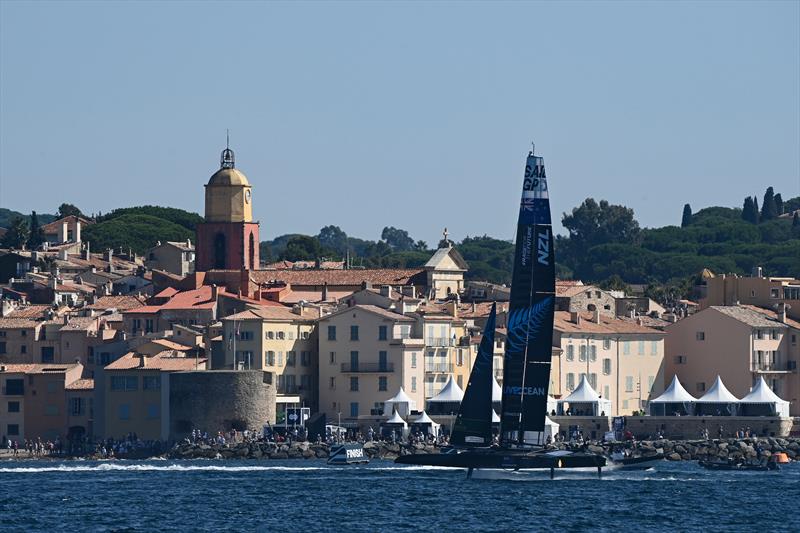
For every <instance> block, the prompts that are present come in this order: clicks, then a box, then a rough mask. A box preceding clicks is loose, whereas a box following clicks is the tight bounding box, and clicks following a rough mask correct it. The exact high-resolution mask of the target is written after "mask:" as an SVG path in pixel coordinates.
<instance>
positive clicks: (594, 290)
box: [556, 284, 616, 316]
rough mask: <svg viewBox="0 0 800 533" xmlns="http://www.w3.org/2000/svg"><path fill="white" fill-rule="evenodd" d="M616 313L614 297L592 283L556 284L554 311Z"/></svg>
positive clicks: (610, 314) (611, 314)
mask: <svg viewBox="0 0 800 533" xmlns="http://www.w3.org/2000/svg"><path fill="white" fill-rule="evenodd" d="M595 310H598V311H600V314H601V315H606V316H614V315H615V314H616V298H614V295H613V294H612V293H610V292H609V291H606V290H603V289H601V288H600V287H597V286H594V285H583V284H581V285H577V284H576V285H567V284H556V311H567V312H590V313H593V312H594V311H595Z"/></svg>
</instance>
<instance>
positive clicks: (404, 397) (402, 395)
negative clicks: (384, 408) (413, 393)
mask: <svg viewBox="0 0 800 533" xmlns="http://www.w3.org/2000/svg"><path fill="white" fill-rule="evenodd" d="M386 402H387V403H388V402H394V403H402V402H413V400H412V399H411V398H409V396H408V394H406V391H404V390H403V387H400V390H399V391H397V394H395V395H394V396H392V397H391V398H389V399H388V400H386Z"/></svg>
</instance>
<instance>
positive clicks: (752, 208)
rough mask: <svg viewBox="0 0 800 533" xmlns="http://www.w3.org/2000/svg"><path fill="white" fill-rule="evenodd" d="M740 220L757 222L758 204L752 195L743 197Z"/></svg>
mask: <svg viewBox="0 0 800 533" xmlns="http://www.w3.org/2000/svg"><path fill="white" fill-rule="evenodd" d="M742 220H745V221H746V222H749V223H751V224H758V205H757V204H756V199H755V197H754V196H748V197H747V198H745V199H744V207H743V208H742Z"/></svg>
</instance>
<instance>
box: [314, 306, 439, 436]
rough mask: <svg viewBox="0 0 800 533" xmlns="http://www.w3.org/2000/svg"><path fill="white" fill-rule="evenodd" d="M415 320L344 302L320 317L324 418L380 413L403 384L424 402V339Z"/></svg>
mask: <svg viewBox="0 0 800 533" xmlns="http://www.w3.org/2000/svg"><path fill="white" fill-rule="evenodd" d="M414 323H415V320H414V319H413V318H409V317H407V316H403V315H401V314H398V313H394V312H392V311H388V310H386V309H382V308H380V307H376V306H372V305H355V306H352V307H346V308H344V309H341V310H339V311H337V312H335V313H332V314H330V315H327V316H323V317H322V318H320V319H319V322H318V328H319V410H320V411H321V412H324V413H325V414H326V415H327V417H328V419H329V420H337V419H338V418H339V416H341V419H342V420H343V421H345V422H349V423H355V422H357V421H358V419H359V417H369V416H370V415H373V416H375V415H377V414H382V413H383V402H385V401H386V400H388V399H389V398H390V397H392V396H394V395H395V394H396V393H397V391H398V390H399V389H400V387H402V388H403V389H404V390H405V392H406V393H407V394H408V396H409V397H411V399H412V400H414V401H415V402H416V404H417V406H418V407H419V408H422V405H423V402H424V392H425V385H424V377H425V361H424V359H423V357H424V351H425V350H424V349H425V344H424V341H423V339H421V338H412V335H411V330H412V327H413V326H414Z"/></svg>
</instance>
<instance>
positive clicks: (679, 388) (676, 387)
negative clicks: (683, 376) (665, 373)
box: [650, 374, 697, 403]
mask: <svg viewBox="0 0 800 533" xmlns="http://www.w3.org/2000/svg"><path fill="white" fill-rule="evenodd" d="M696 401H697V398H695V397H694V396H692V395H691V394H689V393H688V392H686V389H684V388H683V385H681V382H680V380H679V379H678V375H677V374H675V375H674V376H673V377H672V383H670V384H669V387H667V390H665V391H664V392H663V393H662V394H661V396H659V397H658V398H655V399H653V400H650V403H684V402H696Z"/></svg>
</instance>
